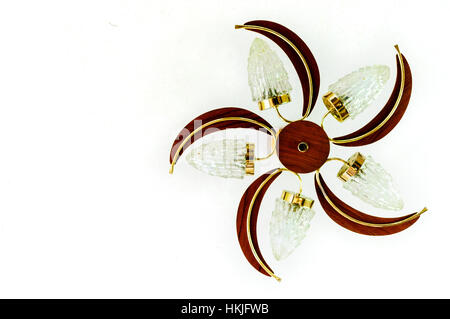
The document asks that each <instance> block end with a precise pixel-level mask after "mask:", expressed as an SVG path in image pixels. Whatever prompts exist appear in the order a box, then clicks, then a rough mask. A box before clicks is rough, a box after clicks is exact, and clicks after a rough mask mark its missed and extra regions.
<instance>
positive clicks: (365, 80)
mask: <svg viewBox="0 0 450 319" xmlns="http://www.w3.org/2000/svg"><path fill="white" fill-rule="evenodd" d="M388 80H389V67H388V66H386V65H374V66H366V67H364V68H360V69H359V70H357V71H354V72H352V73H350V74H347V75H346V76H344V77H343V78H341V79H339V80H338V81H336V82H335V83H333V84H331V85H330V86H329V91H331V92H333V93H334V94H336V95H337V96H338V97H339V99H340V100H341V102H342V103H343V105H344V107H345V108H346V109H347V112H348V115H349V117H350V118H352V119H353V118H355V116H356V115H358V114H359V113H361V112H362V111H364V110H365V109H366V108H367V107H368V106H369V105H370V104H371V103H372V102H373V101H374V100H375V99H376V98H377V97H378V95H379V94H380V92H381V90H382V89H383V87H384V85H385V84H386V82H387V81H388Z"/></svg>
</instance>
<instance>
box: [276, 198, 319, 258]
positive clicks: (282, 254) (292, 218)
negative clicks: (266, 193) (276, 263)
mask: <svg viewBox="0 0 450 319" xmlns="http://www.w3.org/2000/svg"><path fill="white" fill-rule="evenodd" d="M313 217H314V210H312V209H311V208H309V207H301V206H298V205H295V204H292V203H289V202H287V201H284V200H282V199H281V198H277V199H276V202H275V210H274V211H273V212H272V219H271V220H270V243H271V245H272V253H273V255H274V257H275V258H276V260H282V259H285V258H286V257H288V256H289V255H290V254H291V253H292V252H293V251H294V249H295V248H296V247H297V246H298V245H300V242H301V241H302V239H303V238H304V237H305V234H306V231H307V230H308V228H309V223H310V221H311V219H312V218H313Z"/></svg>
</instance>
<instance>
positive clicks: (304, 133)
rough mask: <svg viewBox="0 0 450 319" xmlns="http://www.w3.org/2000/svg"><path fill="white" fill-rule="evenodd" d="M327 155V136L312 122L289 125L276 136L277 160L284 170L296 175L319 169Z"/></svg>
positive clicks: (328, 147)
mask: <svg viewBox="0 0 450 319" xmlns="http://www.w3.org/2000/svg"><path fill="white" fill-rule="evenodd" d="M329 153H330V141H329V139H328V136H327V134H326V133H325V131H324V130H323V129H322V128H321V127H320V126H319V125H317V124H315V123H313V122H310V121H297V122H293V123H290V124H289V125H287V126H286V127H284V128H283V129H282V130H281V132H280V134H279V135H278V139H277V155H278V158H279V159H280V161H281V163H283V165H284V166H285V167H286V168H288V169H290V170H291V171H294V172H296V173H310V172H313V171H315V170H316V169H318V168H320V167H321V166H322V164H323V163H325V161H326V160H327V158H328V154H329Z"/></svg>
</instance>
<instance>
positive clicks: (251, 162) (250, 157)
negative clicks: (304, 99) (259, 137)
mask: <svg viewBox="0 0 450 319" xmlns="http://www.w3.org/2000/svg"><path fill="white" fill-rule="evenodd" d="M246 148H247V152H246V153H245V175H254V174H255V144H253V143H247V144H246Z"/></svg>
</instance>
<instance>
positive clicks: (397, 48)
mask: <svg viewBox="0 0 450 319" xmlns="http://www.w3.org/2000/svg"><path fill="white" fill-rule="evenodd" d="M394 47H395V49H396V50H397V56H398V60H399V62H400V71H401V82H400V92H399V95H398V97H397V100H396V101H395V104H394V107H393V108H392V110H391V112H389V114H388V116H387V117H386V118H385V119H384V120H383V121H382V122H381V123H380V124H378V125H377V126H376V127H375V128H373V129H372V130H370V131H369V132H367V133H364V134H361V135H359V136H356V137H353V138H348V139H344V140H335V139H333V138H331V139H330V141H331V142H333V143H334V144H346V143H351V142H356V141H359V140H361V139H363V138H364V137H366V136H369V135H372V134H373V133H375V132H376V131H378V130H379V129H380V128H381V127H383V125H384V124H386V122H387V121H389V119H390V118H391V117H392V115H394V113H395V111H396V110H397V108H398V105H399V104H400V100H401V99H402V96H403V90H404V88H405V66H404V63H403V55H402V54H401V52H400V49H399V47H398V45H395V46H394Z"/></svg>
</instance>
